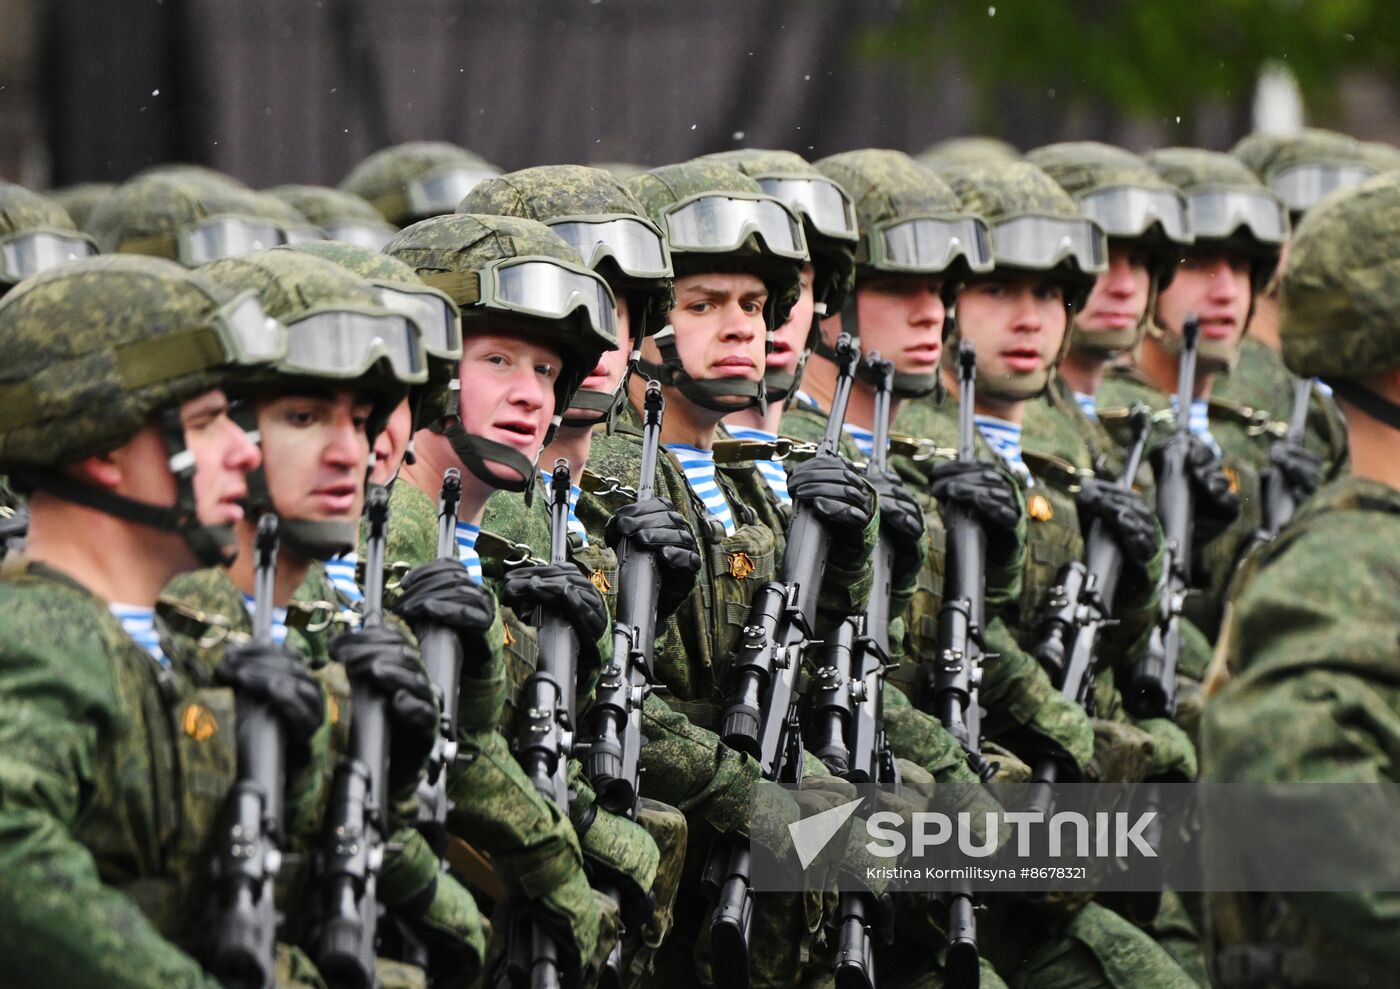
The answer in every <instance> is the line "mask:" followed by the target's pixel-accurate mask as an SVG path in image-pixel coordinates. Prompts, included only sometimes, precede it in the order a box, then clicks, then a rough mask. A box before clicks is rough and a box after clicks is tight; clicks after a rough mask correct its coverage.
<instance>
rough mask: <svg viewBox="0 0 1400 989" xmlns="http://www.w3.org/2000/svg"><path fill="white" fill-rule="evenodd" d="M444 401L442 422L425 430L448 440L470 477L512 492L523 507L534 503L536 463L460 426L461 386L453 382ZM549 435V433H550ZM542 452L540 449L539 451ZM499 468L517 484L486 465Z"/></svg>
mask: <svg viewBox="0 0 1400 989" xmlns="http://www.w3.org/2000/svg"><path fill="white" fill-rule="evenodd" d="M452 385H453V387H451V388H450V390H449V393H448V399H447V408H446V410H445V411H444V413H443V416H442V418H441V419H439V420H438V421H437V422H435V423H432V424H431V425H430V426H429V427H428V428H429V429H431V430H432V431H433V432H435V433H440V434H442V436H444V437H445V438H446V439H447V442H448V443H449V444H450V445H451V447H452V452H453V453H455V454H456V455H457V459H458V460H460V461H461V462H462V466H464V467H466V468H467V470H469V471H471V473H472V476H474V477H475V478H476V479H477V480H479V481H481V482H482V483H483V484H489V485H490V486H491V487H493V488H498V489H500V490H502V491H513V492H515V493H517V494H523V495H524V496H525V504H527V505H529V504H530V503H531V502H532V501H533V495H534V491H535V465H536V463H537V462H538V461H537V460H535V461H532V460H530V459H529V458H528V457H526V456H525V454H523V453H521V452H520V451H519V450H517V449H515V447H512V446H507V445H506V444H504V443H497V442H496V441H495V440H488V439H487V438H486V437H484V436H477V435H476V434H474V433H469V432H467V430H466V428H465V427H464V426H463V425H462V416H461V410H462V406H461V400H460V394H459V388H460V385H459V383H458V382H456V381H454V382H452ZM551 432H552V429H551ZM541 449H543V447H541ZM493 463H494V464H499V465H501V466H502V467H507V468H509V469H510V470H513V471H515V472H516V473H517V474H518V475H520V476H519V478H518V479H517V480H506V479H505V478H502V477H498V476H497V475H496V474H495V473H494V472H493V471H492V470H491V468H490V466H488V465H489V464H493Z"/></svg>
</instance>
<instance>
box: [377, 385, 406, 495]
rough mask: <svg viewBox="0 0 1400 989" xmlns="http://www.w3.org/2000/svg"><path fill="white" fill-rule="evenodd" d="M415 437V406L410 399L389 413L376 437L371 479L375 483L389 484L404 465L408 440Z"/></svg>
mask: <svg viewBox="0 0 1400 989" xmlns="http://www.w3.org/2000/svg"><path fill="white" fill-rule="evenodd" d="M412 437H413V407H412V406H411V405H409V402H408V399H404V400H403V401H402V402H400V403H399V404H398V407H397V408H395V409H394V411H393V412H391V413H389V421H388V422H387V423H385V424H384V428H383V429H382V430H380V432H379V435H378V436H376V437H375V438H374V470H373V472H372V473H371V474H370V480H371V481H373V482H374V483H375V484H388V483H389V482H390V481H391V480H393V479H394V475H395V474H397V473H398V472H399V468H400V467H401V466H403V458H404V455H405V454H406V453H407V452H408V441H409V440H410V439H411V438H412Z"/></svg>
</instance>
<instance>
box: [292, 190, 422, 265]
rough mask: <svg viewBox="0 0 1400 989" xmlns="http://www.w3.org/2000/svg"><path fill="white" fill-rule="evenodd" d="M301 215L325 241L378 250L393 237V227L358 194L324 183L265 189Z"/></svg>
mask: <svg viewBox="0 0 1400 989" xmlns="http://www.w3.org/2000/svg"><path fill="white" fill-rule="evenodd" d="M267 195H270V196H275V197H277V198H278V199H280V200H281V201H282V202H284V203H286V204H287V205H288V206H290V207H292V208H293V209H295V210H296V211H297V212H298V213H300V214H301V215H302V216H304V217H305V218H306V220H307V222H309V223H311V224H313V225H314V226H316V227H317V228H319V229H320V230H321V232H322V233H324V234H325V236H326V238H327V239H329V240H339V241H344V242H345V243H347V244H358V245H360V246H361V247H368V248H371V249H373V250H376V251H377V250H379V249H380V248H381V247H383V246H384V245H385V244H387V243H388V242H389V238H390V237H392V236H394V233H395V231H394V228H393V227H391V226H390V225H389V224H387V223H385V222H384V217H382V216H380V215H379V211H378V210H377V209H375V208H374V207H373V206H371V205H370V204H369V203H368V202H366V201H365V200H364V199H363V198H361V197H360V196H357V195H355V194H354V193H352V192H345V191H343V190H341V189H332V188H330V187H329V186H324V185H279V186H276V187H275V188H272V189H268V190H267Z"/></svg>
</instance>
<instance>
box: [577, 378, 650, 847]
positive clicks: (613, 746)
mask: <svg viewBox="0 0 1400 989" xmlns="http://www.w3.org/2000/svg"><path fill="white" fill-rule="evenodd" d="M665 404H666V403H665V400H664V399H663V398H662V397H661V385H660V383H659V382H656V381H649V382H647V390H646V397H645V399H644V400H643V403H642V409H643V412H642V414H643V419H644V422H643V426H642V469H641V474H640V477H639V478H638V481H637V501H639V502H640V501H646V500H647V499H649V498H651V497H652V493H653V491H654V489H655V485H656V461H657V457H658V456H659V453H660V449H661V415H662V411H663V409H664V408H665ZM617 572H618V591H617V618H616V620H615V621H614V622H613V634H612V642H613V654H612V662H611V663H609V664H608V665H607V666H606V667H605V668H604V669H603V672H602V676H601V677H600V678H599V681H598V688H597V692H596V695H595V699H594V702H593V708H592V710H591V711H590V712H589V727H590V735H591V738H592V741H591V742H590V743H589V747H588V756H587V759H586V761H585V763H584V770H585V771H586V772H587V773H588V779H589V782H590V783H591V784H592V786H593V789H594V791H595V792H596V793H597V794H598V803H599V804H601V805H602V807H603V809H604V810H608V811H611V812H612V813H614V814H621V815H624V816H626V817H628V818H632V819H635V818H636V816H637V790H638V775H639V773H640V766H639V765H638V759H639V756H640V754H641V748H642V743H643V738H642V702H643V701H644V700H645V699H646V695H647V691H648V689H649V683H650V680H651V669H652V666H651V660H652V646H653V645H654V643H655V640H656V600H657V596H658V595H659V593H660V591H661V578H660V574H659V573H658V570H657V565H656V557H655V555H654V554H652V553H648V552H644V551H642V550H640V549H639V548H638V547H637V546H636V545H635V544H634V542H633V540H631V539H624V540H623V541H622V542H621V543H620V544H619V545H618V547H617Z"/></svg>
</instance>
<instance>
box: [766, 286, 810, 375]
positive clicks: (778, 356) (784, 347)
mask: <svg viewBox="0 0 1400 989" xmlns="http://www.w3.org/2000/svg"><path fill="white" fill-rule="evenodd" d="M816 276H817V270H816V269H815V268H813V267H812V266H811V265H810V264H805V265H803V266H802V294H801V295H800V296H798V299H797V304H796V305H794V306H793V307H792V314H791V315H789V316H788V320H787V322H786V323H784V324H783V325H782V326H780V327H778V331H777V332H776V333H774V334H773V352H772V353H771V354H769V355H768V357H767V360H766V361H765V363H764V366H765V367H766V368H767V369H768V370H769V371H778V372H784V373H786V372H791V371H795V370H797V361H798V358H800V357H801V356H802V350H803V348H804V347H806V346H807V334H808V333H810V332H811V331H812V314H813V313H814V312H815V311H816V308H817V300H816V297H815V295H814V294H813V291H812V283H813V281H814V279H815V278H816Z"/></svg>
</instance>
